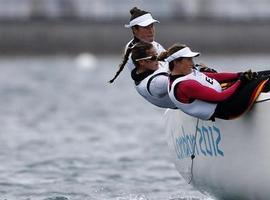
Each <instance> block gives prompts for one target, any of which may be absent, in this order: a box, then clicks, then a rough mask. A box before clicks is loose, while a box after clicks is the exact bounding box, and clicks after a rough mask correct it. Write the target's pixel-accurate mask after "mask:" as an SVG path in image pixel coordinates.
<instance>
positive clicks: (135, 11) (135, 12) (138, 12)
mask: <svg viewBox="0 0 270 200" xmlns="http://www.w3.org/2000/svg"><path fill="white" fill-rule="evenodd" d="M129 12H130V14H131V17H130V20H129V21H132V20H133V19H135V18H137V17H140V16H142V15H145V14H148V13H149V12H147V11H145V10H141V9H139V8H137V7H133V8H132V9H130V11H129Z"/></svg>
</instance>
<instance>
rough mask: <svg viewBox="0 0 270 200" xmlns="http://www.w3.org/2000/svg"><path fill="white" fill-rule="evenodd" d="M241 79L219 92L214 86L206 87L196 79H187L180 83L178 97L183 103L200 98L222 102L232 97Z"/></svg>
mask: <svg viewBox="0 0 270 200" xmlns="http://www.w3.org/2000/svg"><path fill="white" fill-rule="evenodd" d="M240 83H241V81H240V80H238V81H237V82H236V83H235V84H233V85H232V86H231V87H229V88H228V89H226V90H223V91H221V92H218V91H216V90H214V89H212V88H209V87H206V86H203V85H201V84H200V83H198V82H197V81H194V80H187V81H183V82H181V83H179V84H178V85H177V90H176V98H177V99H178V100H179V101H180V102H182V103H189V102H190V101H191V100H194V99H199V100H202V101H209V102H221V101H224V100H226V99H228V98H229V97H231V96H232V95H233V94H234V92H235V91H236V89H237V88H238V87H239V85H240Z"/></svg>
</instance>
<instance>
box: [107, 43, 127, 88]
mask: <svg viewBox="0 0 270 200" xmlns="http://www.w3.org/2000/svg"><path fill="white" fill-rule="evenodd" d="M131 51H132V46H131V47H128V48H127V50H126V53H125V55H124V57H123V61H122V62H121V63H120V64H119V69H118V71H117V72H116V74H115V75H114V77H113V78H112V79H111V80H109V83H113V82H114V80H115V79H116V78H117V77H118V76H119V74H120V73H121V72H122V71H123V69H124V67H125V65H126V64H127V61H128V58H129V55H130V53H131Z"/></svg>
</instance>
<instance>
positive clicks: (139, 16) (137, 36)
mask: <svg viewBox="0 0 270 200" xmlns="http://www.w3.org/2000/svg"><path fill="white" fill-rule="evenodd" d="M130 14H131V18H130V21H129V24H126V25H125V27H126V28H130V29H131V30H132V34H133V39H132V40H131V41H129V42H128V43H127V45H126V48H125V53H124V56H123V61H122V63H121V64H120V65H119V69H118V71H117V72H116V74H115V76H114V77H113V78H112V79H111V80H110V81H109V82H110V83H113V82H114V80H115V79H116V78H117V77H118V75H119V74H120V73H121V71H122V70H123V69H124V67H125V66H127V67H128V68H129V70H130V71H132V70H133V69H134V68H135V65H134V63H133V62H132V60H131V58H130V53H131V49H132V47H133V46H134V45H135V44H137V43H138V42H140V41H143V42H149V43H151V44H152V45H153V46H154V48H155V49H156V51H157V53H158V54H159V53H161V52H162V51H164V50H165V49H164V48H163V47H162V45H161V44H159V43H157V42H155V41H154V40H155V27H154V23H159V21H158V20H156V19H154V18H153V17H152V15H151V13H150V12H147V11H144V10H140V9H138V8H137V7H134V8H132V9H131V10H130ZM160 67H165V68H167V67H168V65H167V64H166V63H163V64H162V63H160Z"/></svg>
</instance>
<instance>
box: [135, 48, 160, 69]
mask: <svg viewBox="0 0 270 200" xmlns="http://www.w3.org/2000/svg"><path fill="white" fill-rule="evenodd" d="M146 53H147V56H149V57H150V56H152V58H149V59H146V60H141V61H139V62H140V68H141V69H144V70H157V69H158V61H157V59H156V57H157V51H156V49H155V48H154V47H153V48H151V49H149V50H147V51H146Z"/></svg>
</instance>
